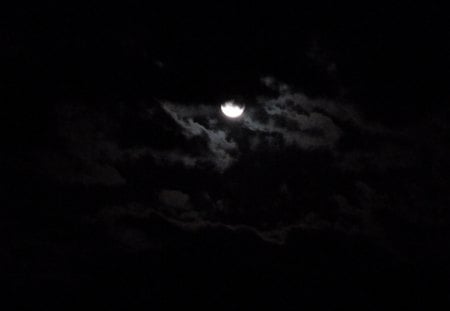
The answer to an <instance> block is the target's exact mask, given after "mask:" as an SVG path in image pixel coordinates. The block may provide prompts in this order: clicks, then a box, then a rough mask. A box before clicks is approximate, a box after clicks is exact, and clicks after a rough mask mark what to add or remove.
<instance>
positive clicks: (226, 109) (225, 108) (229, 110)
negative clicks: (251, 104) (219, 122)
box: [220, 101, 245, 119]
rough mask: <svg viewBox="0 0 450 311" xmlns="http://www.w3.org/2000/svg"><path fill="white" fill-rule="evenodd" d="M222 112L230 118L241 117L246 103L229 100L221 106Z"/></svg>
mask: <svg viewBox="0 0 450 311" xmlns="http://www.w3.org/2000/svg"><path fill="white" fill-rule="evenodd" d="M220 109H221V110H222V113H223V114H224V115H225V116H227V117H228V118H232V119H234V118H238V117H240V116H241V115H242V114H243V113H244V110H245V106H244V105H239V104H237V103H235V102H234V101H227V102H225V103H223V104H222V105H221V106H220Z"/></svg>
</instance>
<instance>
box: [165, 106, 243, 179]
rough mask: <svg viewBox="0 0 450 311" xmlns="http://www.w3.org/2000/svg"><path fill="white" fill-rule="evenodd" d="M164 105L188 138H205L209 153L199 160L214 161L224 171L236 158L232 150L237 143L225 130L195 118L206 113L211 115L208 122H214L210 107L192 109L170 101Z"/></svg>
mask: <svg viewBox="0 0 450 311" xmlns="http://www.w3.org/2000/svg"><path fill="white" fill-rule="evenodd" d="M162 107H163V109H164V110H165V111H166V112H167V113H168V114H169V115H170V116H171V117H172V118H173V120H174V121H175V122H176V123H177V124H178V125H179V126H180V127H181V129H182V132H183V135H185V136H186V137H187V138H192V137H202V138H204V140H205V144H206V146H207V150H208V153H209V154H202V155H199V156H198V159H197V161H199V162H201V161H212V162H213V164H214V166H215V167H216V168H217V169H218V170H219V171H223V170H225V169H226V168H228V167H229V166H230V165H231V164H232V163H233V162H234V161H235V160H236V159H235V158H234V157H233V156H232V154H231V152H232V151H236V150H237V144H236V142H235V141H233V140H232V139H230V138H229V137H227V134H226V132H225V131H224V130H221V129H213V128H207V126H208V125H203V124H201V123H200V122H196V121H194V119H193V118H194V117H200V116H205V115H206V116H208V117H209V118H208V119H207V121H206V123H208V124H211V123H214V118H213V117H212V115H213V114H212V113H211V111H212V109H211V108H210V107H206V106H199V107H197V108H196V109H192V108H187V107H183V106H181V105H175V104H172V103H168V102H165V103H163V104H162Z"/></svg>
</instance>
